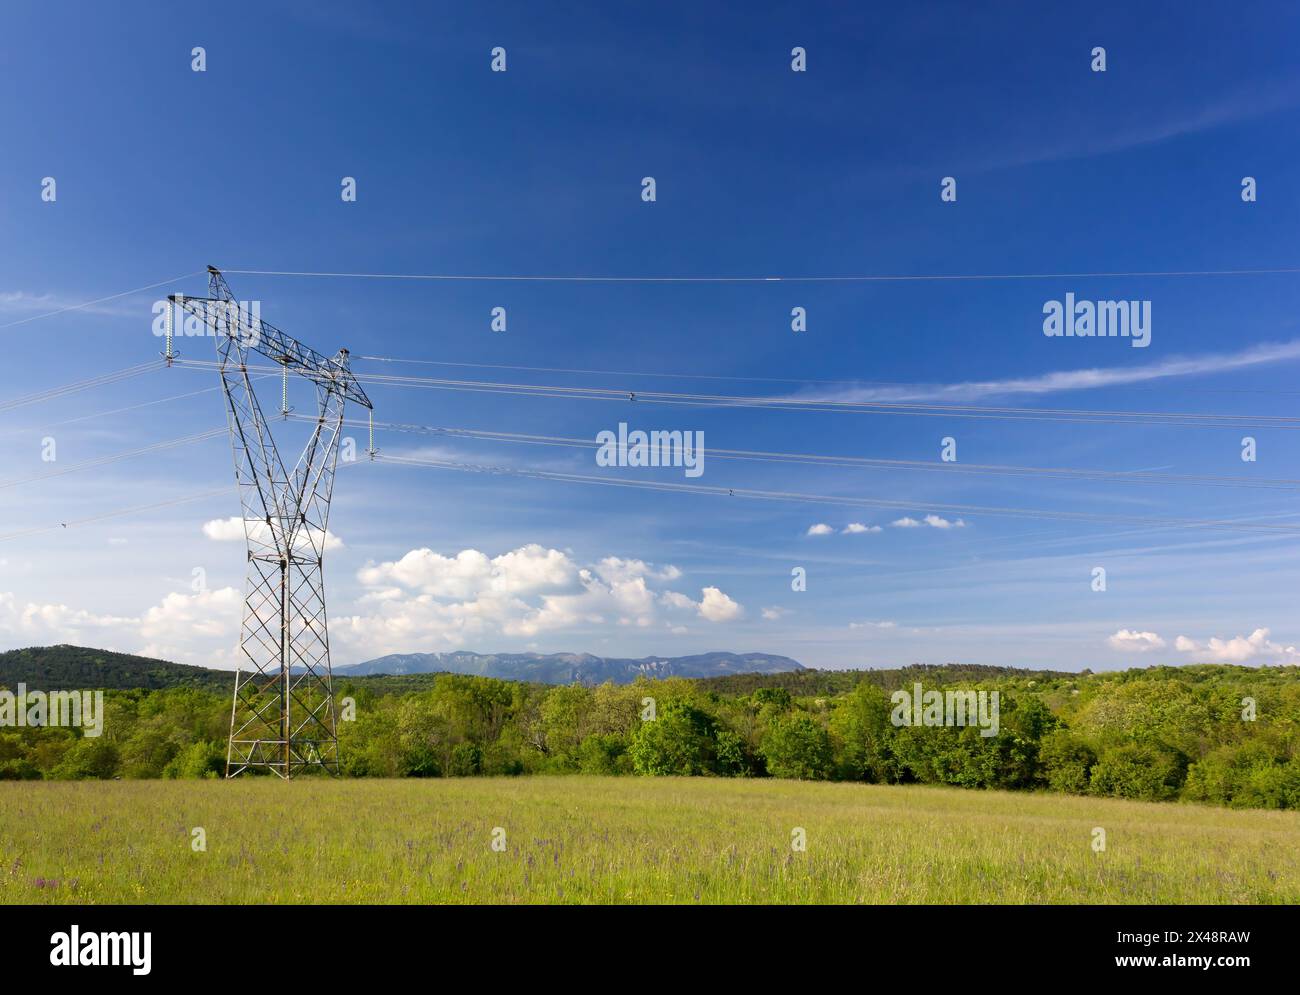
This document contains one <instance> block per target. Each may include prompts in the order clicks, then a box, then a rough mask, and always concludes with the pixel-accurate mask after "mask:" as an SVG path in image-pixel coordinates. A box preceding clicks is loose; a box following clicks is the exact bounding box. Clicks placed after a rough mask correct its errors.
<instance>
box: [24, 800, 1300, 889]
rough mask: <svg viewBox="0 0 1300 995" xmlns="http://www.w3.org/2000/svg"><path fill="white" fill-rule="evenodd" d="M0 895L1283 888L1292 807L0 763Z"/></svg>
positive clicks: (1292, 875) (1291, 875)
mask: <svg viewBox="0 0 1300 995" xmlns="http://www.w3.org/2000/svg"><path fill="white" fill-rule="evenodd" d="M197 829H201V830H202V838H203V839H204V842H205V844H206V849H205V850H196V849H195V842H196V840H198V839H199V838H200V837H199V836H198V835H197V834H196V833H195V830H197ZM1097 829H1101V830H1104V831H1105V849H1104V850H1103V851H1101V852H1098V851H1097V850H1096V849H1095V841H1096V840H1097V839H1098V838H1099V837H1098V836H1097V834H1096V833H1095V830H1097ZM799 831H802V837H803V839H804V841H805V848H804V849H802V850H800V849H796V847H795V845H794V844H795V843H796V842H797V841H798V837H799V836H800V833H799ZM494 842H495V847H496V848H494ZM0 902H3V903H7V904H12V903H67V904H92V903H126V902H142V903H153V902H179V903H190V902H195V903H241V904H244V903H281V902H284V903H339V902H342V903H354V902H360V903H368V902H382V903H408V902H409V903H527V902H544V903H555V902H572V903H626V902H649V903H696V902H700V903H736V902H740V903H761V902H778V903H827V902H830V903H844V902H870V903H918V902H919V903H944V904H946V903H1076V902H1082V903H1169V904H1177V903H1296V902H1300V812H1295V811H1264V810H1232V809H1224V808H1216V807H1207V806H1201V805H1193V804H1186V803H1182V804H1169V803H1166V804H1154V803H1147V802H1134V801H1124V800H1117V799H1108V798H1089V797H1076V796H1070V795H1062V794H1048V793H1039V792H1002V791H972V790H963V789H958V788H947V787H936V786H926V785H866V784H850V783H824V782H821V783H818V782H802V781H787V780H777V779H730V778H726V779H724V778H712V777H692V778H676V777H639V778H628V777H588V776H581V775H577V776H558V777H556V776H534V777H527V778H485V777H477V778H441V779H406V780H378V779H343V780H325V779H318V778H307V779H303V780H299V781H294V782H292V783H283V782H280V781H276V780H272V779H269V778H253V779H246V780H237V781H229V782H227V781H213V780H206V781H205V780H198V781H185V780H171V781H108V782H105V781H38V782H0Z"/></svg>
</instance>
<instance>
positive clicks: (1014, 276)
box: [222, 267, 1300, 283]
mask: <svg viewBox="0 0 1300 995" xmlns="http://www.w3.org/2000/svg"><path fill="white" fill-rule="evenodd" d="M222 272H224V273H227V274H240V275H244V276H295V277H330V278H344V279H358V280H428V281H435V282H456V281H460V282H470V283H484V282H488V283H929V282H947V281H981V280H990V281H992V280H1084V279H1117V278H1129V277H1143V278H1152V277H1204V276H1275V275H1289V274H1296V273H1300V267H1269V268H1256V269H1217V270H1132V271H1127V272H1122V271H1111V272H1105V271H1101V272H1092V273H1088V272H1078V273H912V274H861V275H840V276H590V275H570V276H564V275H555V274H550V275H522V274H511V275H505V274H470V273H374V272H357V273H349V272H337V271H333V272H331V271H309V270H270V269H223V270H222Z"/></svg>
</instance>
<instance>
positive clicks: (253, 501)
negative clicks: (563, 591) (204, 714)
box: [171, 266, 372, 780]
mask: <svg viewBox="0 0 1300 995" xmlns="http://www.w3.org/2000/svg"><path fill="white" fill-rule="evenodd" d="M208 288H209V290H208V292H209V297H207V298H200V297H186V296H184V295H181V294H175V295H173V296H172V298H171V299H172V300H173V301H174V302H175V303H176V304H177V305H179V306H180V307H181V308H183V309H184V310H185V311H186V312H187V313H189V314H192V315H194V316H196V317H198V318H200V319H201V320H202V321H203V322H204V323H205V325H206V328H207V330H208V332H209V333H210V334H212V335H213V336H214V338H215V340H216V345H217V367H218V370H219V372H220V374H221V386H222V388H223V390H224V392H225V397H226V415H227V421H228V422H229V426H230V440H231V445H232V447H233V449H234V455H235V482H236V484H237V485H238V488H239V496H240V502H241V504H242V506H243V517H244V534H245V537H246V539H247V543H248V581H247V591H248V594H247V597H246V599H245V602H244V620H243V625H242V629H241V632H240V643H239V647H240V658H239V669H238V670H237V671H236V674H235V693H234V701H233V702H232V705H231V711H230V741H229V747H228V751H227V755H226V776H227V777H234V776H235V775H237V774H240V773H243V772H244V771H246V770H249V769H250V768H252V769H263V770H269V771H271V772H273V773H275V774H278V775H279V776H280V777H283V778H285V779H286V780H287V779H289V778H291V777H293V776H294V775H295V774H296V773H298V772H300V771H302V770H303V769H307V768H321V769H324V770H326V771H328V772H330V773H337V772H338V732H337V725H336V719H335V712H334V694H333V688H332V685H331V673H330V654H329V633H328V631H327V628H326V616H325V583H324V574H323V571H322V566H321V561H322V559H323V556H324V552H325V538H326V525H327V523H328V520H329V508H330V497H331V495H332V493H333V490H334V472H335V469H336V466H337V463H338V449H339V438H340V435H339V433H340V430H341V429H342V426H343V406H344V403H345V402H346V401H349V400H351V401H355V402H356V403H357V404H360V405H362V406H363V407H365V408H367V409H369V408H371V407H372V405H371V403H370V399H369V398H368V397H367V396H366V393H365V391H364V390H362V389H361V385H360V384H359V383H358V382H357V380H356V377H355V376H353V374H352V372H351V370H350V369H349V368H348V352H347V350H346V349H341V350H339V352H338V354H337V355H335V356H334V358H332V359H329V358H326V357H325V356H323V355H321V354H320V353H318V352H316V351H315V350H314V349H311V348H309V347H308V346H305V345H303V344H302V343H301V342H298V341H297V340H296V339H292V338H290V337H289V336H288V335H286V334H284V333H283V332H282V331H280V330H279V329H278V328H276V327H275V326H274V325H270V324H268V323H267V322H264V321H262V320H261V317H260V315H254V314H252V313H250V312H249V311H248V310H247V309H245V308H244V307H243V306H242V305H241V304H240V303H239V302H238V301H237V300H236V299H235V297H234V295H233V294H232V293H231V292H230V288H229V287H228V286H227V285H226V281H225V279H224V278H223V277H222V275H221V273H220V271H218V270H217V269H215V268H214V267H212V266H209V267H208ZM250 352H256V353H260V354H261V355H262V356H265V357H267V358H268V359H271V360H273V361H274V362H276V363H278V364H280V366H281V367H282V368H283V372H284V376H285V377H286V378H287V377H288V374H289V371H293V372H294V373H297V374H300V375H302V376H304V377H306V378H307V379H308V380H310V381H311V382H312V383H313V384H315V386H316V400H317V412H316V416H315V419H314V425H313V426H312V428H311V434H310V437H309V438H308V440H307V443H306V445H305V446H304V448H303V450H302V454H301V455H300V456H299V457H298V460H297V463H296V464H295V465H294V467H293V470H292V471H289V470H288V468H287V467H286V465H285V464H284V463H283V462H282V461H281V459H280V453H279V450H278V449H277V448H276V445H275V440H274V439H273V438H272V436H271V431H270V426H269V425H268V423H267V419H266V417H265V416H264V415H263V414H262V409H261V406H260V405H259V404H258V402H257V395H256V393H254V391H253V382H252V380H251V379H250V377H249V371H248V357H249V353H250Z"/></svg>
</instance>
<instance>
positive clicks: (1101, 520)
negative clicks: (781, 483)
mask: <svg viewBox="0 0 1300 995" xmlns="http://www.w3.org/2000/svg"><path fill="white" fill-rule="evenodd" d="M372 462H384V463H396V464H399V465H406V466H418V467H427V468H430V469H441V470H457V471H463V472H472V473H483V474H492V475H508V476H516V477H525V478H531V479H537V480H553V481H561V482H568V483H582V484H592V485H597V486H604V487H625V488H632V489H639V490H652V491H665V492H672V493H684V494H703V495H711V496H715V497H740V498H752V499H758V500H767V501H787V502H794V503H809V504H824V505H841V506H846V507H864V508H886V509H893V510H904V511H913V510H915V509H916V508H917V507H918V506H924V507H925V508H927V509H929V510H930V512H932V513H933V512H947V513H949V514H981V515H994V516H1002V517H1013V518H1030V519H1052V520H1061V521H1072V522H1081V523H1088V524H1099V525H1115V524H1119V525H1135V526H1152V527H1160V528H1202V529H1216V530H1224V531H1243V532H1254V533H1266V534H1271V535H1288V536H1289V535H1296V536H1300V525H1297V526H1288V525H1269V524H1261V523H1257V522H1241V521H1238V520H1233V519H1176V518H1159V517H1151V516H1138V515H1102V514H1097V513H1093V512H1072V511H1064V510H1061V511H1057V510H1050V509H1037V508H1009V507H997V506H986V505H972V504H950V503H934V502H917V501H897V500H889V499H884V498H862V497H837V496H834V495H825V494H805V493H801V492H797V491H768V490H757V489H754V488H741V487H722V486H713V485H707V484H685V483H674V482H671V481H655V480H633V479H630V478H628V477H615V476H600V475H595V474H580V473H566V472H562V471H554V470H539V469H531V468H519V467H507V466H489V465H485V464H476V463H461V462H457V461H453V460H433V459H420V458H416V457H406V456H392V455H385V454H382V453H380V454H376V456H375V457H374V459H373V460H372Z"/></svg>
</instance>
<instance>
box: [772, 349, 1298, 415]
mask: <svg viewBox="0 0 1300 995" xmlns="http://www.w3.org/2000/svg"><path fill="white" fill-rule="evenodd" d="M1297 359H1300V339H1293V340H1292V341H1290V342H1272V343H1264V344H1261V345H1255V346H1251V347H1250V348H1248V349H1243V350H1241V351H1240V352H1230V353H1203V354H1201V355H1199V356H1172V357H1170V358H1168V359H1162V360H1159V361H1157V362H1154V363H1144V364H1142V365H1140V366H1124V367H1110V368H1105V367H1095V366H1094V367H1085V368H1082V369H1077V370H1058V371H1055V372H1051V373H1040V374H1038V375H1036V376H1032V377H1012V378H1008V379H1004V380H968V381H963V382H961V383H951V384H898V385H879V386H878V385H873V384H862V385H861V386H848V387H842V388H836V389H834V390H825V389H818V390H809V391H803V392H800V393H798V394H796V395H794V396H793V398H792V399H795V400H801V401H971V400H979V399H981V398H987V397H1005V396H1007V395H1011V394H1052V393H1056V392H1058V391H1069V390H1093V389H1096V388H1100V387H1123V386H1127V385H1129V384H1138V383H1147V382H1149V381H1152V380H1163V379H1167V378H1169V377H1194V376H1200V375H1203V374H1207V373H1226V372H1229V371H1232V370H1244V369H1248V368H1250V367H1254V366H1269V365H1272V364H1274V363H1289V362H1294V361H1295V360H1297Z"/></svg>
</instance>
